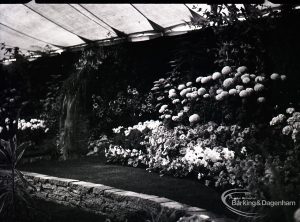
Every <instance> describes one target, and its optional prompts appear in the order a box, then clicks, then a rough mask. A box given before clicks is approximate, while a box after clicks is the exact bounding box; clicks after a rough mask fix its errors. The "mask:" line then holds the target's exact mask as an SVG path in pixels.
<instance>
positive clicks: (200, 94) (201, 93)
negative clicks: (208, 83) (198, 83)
mask: <svg viewBox="0 0 300 222" xmlns="http://www.w3.org/2000/svg"><path fill="white" fill-rule="evenodd" d="M197 93H198V95H199V96H203V95H204V94H205V93H206V89H205V88H203V87H201V88H200V89H198V92H197Z"/></svg>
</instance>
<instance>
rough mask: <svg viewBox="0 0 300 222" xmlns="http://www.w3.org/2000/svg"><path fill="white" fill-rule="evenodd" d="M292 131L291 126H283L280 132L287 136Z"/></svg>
mask: <svg viewBox="0 0 300 222" xmlns="http://www.w3.org/2000/svg"><path fill="white" fill-rule="evenodd" d="M292 131H293V128H292V127H291V126H285V127H283V129H282V134H284V135H286V136H288V135H289V134H290V133H291V132H292Z"/></svg>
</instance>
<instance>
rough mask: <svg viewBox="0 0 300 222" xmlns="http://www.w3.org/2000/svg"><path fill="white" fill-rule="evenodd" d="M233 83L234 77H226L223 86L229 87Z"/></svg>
mask: <svg viewBox="0 0 300 222" xmlns="http://www.w3.org/2000/svg"><path fill="white" fill-rule="evenodd" d="M233 84H234V81H233V79H232V78H227V79H225V80H224V82H223V86H224V87H225V88H229V87H231V86H232V85H233Z"/></svg>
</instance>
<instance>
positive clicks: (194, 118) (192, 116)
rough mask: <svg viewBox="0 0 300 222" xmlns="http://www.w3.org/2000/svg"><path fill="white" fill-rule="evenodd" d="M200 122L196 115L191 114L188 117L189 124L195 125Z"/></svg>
mask: <svg viewBox="0 0 300 222" xmlns="http://www.w3.org/2000/svg"><path fill="white" fill-rule="evenodd" d="M199 121H200V116H199V115H198V114H193V115H191V116H190V117H189V122H190V123H196V122H199Z"/></svg>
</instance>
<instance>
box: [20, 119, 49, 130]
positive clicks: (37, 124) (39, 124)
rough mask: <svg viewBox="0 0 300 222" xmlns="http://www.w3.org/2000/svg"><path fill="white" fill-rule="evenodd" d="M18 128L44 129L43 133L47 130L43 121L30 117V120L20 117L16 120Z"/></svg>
mask: <svg viewBox="0 0 300 222" xmlns="http://www.w3.org/2000/svg"><path fill="white" fill-rule="evenodd" d="M18 129H19V130H22V131H23V130H26V129H30V130H39V129H42V130H45V133H46V132H48V130H49V129H48V128H46V125H45V121H44V120H40V119H31V120H30V121H28V122H26V120H24V119H21V120H19V121H18Z"/></svg>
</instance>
